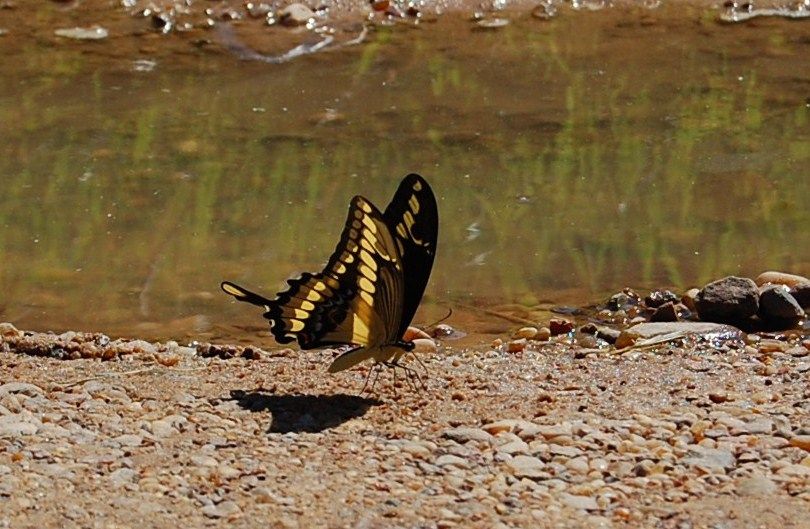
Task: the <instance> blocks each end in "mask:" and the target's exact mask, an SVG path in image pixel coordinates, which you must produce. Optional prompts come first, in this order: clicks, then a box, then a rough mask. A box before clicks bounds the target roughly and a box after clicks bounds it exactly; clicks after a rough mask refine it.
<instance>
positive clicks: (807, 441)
mask: <svg viewBox="0 0 810 529" xmlns="http://www.w3.org/2000/svg"><path fill="white" fill-rule="evenodd" d="M790 445H791V446H795V447H798V448H801V449H802V450H806V451H807V452H810V435H796V436H793V437H791V438H790Z"/></svg>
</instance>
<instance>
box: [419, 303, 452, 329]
mask: <svg viewBox="0 0 810 529" xmlns="http://www.w3.org/2000/svg"><path fill="white" fill-rule="evenodd" d="M452 315H453V307H447V314H446V315H445V316H444V317H442V318H440V319H438V320H436V321H434V322H433V323H431V324H430V325H427V326H425V329H430V328H431V327H435V326H436V325H438V324H440V323H441V322H443V321H445V320H446V319H447V318H449V317H450V316H452Z"/></svg>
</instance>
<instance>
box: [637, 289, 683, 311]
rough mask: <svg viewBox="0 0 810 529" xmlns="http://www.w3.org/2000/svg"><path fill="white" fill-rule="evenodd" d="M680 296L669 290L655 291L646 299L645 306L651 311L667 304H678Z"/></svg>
mask: <svg viewBox="0 0 810 529" xmlns="http://www.w3.org/2000/svg"><path fill="white" fill-rule="evenodd" d="M677 302H678V296H676V295H675V294H673V293H672V292H671V291H669V290H653V291H652V292H650V293H649V295H647V296H646V297H645V298H644V304H645V305H646V306H648V307H649V308H651V309H655V308H658V307H660V306H662V305H664V304H666V303H677Z"/></svg>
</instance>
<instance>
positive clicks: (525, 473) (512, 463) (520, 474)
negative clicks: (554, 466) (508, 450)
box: [506, 455, 547, 479]
mask: <svg viewBox="0 0 810 529" xmlns="http://www.w3.org/2000/svg"><path fill="white" fill-rule="evenodd" d="M506 465H507V466H508V467H509V469H510V470H511V471H512V474H514V476H515V477H517V478H529V479H532V478H542V477H546V476H547V473H546V471H545V467H546V464H545V463H543V461H542V460H540V459H538V458H536V457H533V456H527V455H518V456H515V457H513V458H512V459H510V460H509V461H507V462H506Z"/></svg>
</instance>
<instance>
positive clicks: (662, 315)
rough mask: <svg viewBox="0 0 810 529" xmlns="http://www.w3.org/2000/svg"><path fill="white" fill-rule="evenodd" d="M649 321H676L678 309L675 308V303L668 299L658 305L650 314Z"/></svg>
mask: <svg viewBox="0 0 810 529" xmlns="http://www.w3.org/2000/svg"><path fill="white" fill-rule="evenodd" d="M650 321H678V311H677V310H676V309H675V303H673V302H671V301H668V302H666V303H664V304H662V305H660V306H659V307H658V308H657V309H655V312H653V314H652V316H650Z"/></svg>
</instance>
